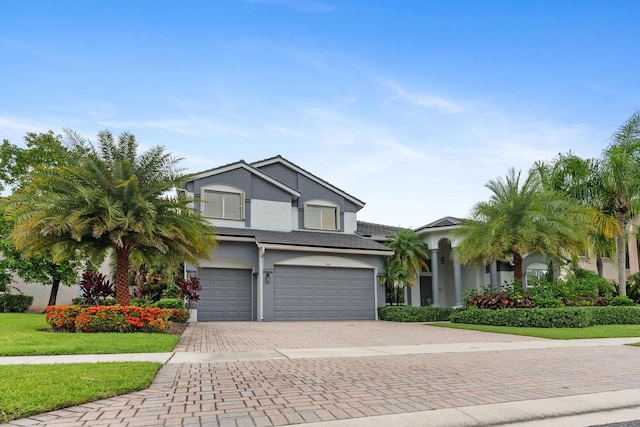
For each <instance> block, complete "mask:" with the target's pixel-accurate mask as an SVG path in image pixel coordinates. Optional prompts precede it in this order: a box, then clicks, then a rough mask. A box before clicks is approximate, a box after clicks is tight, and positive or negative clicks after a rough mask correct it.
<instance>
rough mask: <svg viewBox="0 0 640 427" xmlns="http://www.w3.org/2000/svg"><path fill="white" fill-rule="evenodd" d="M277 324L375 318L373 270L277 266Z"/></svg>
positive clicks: (275, 274)
mask: <svg viewBox="0 0 640 427" xmlns="http://www.w3.org/2000/svg"><path fill="white" fill-rule="evenodd" d="M274 276H275V283H274V285H273V315H274V320H369V319H374V318H375V303H374V291H375V289H374V278H373V270H369V269H360V268H332V267H294V266H276V267H275V271H274Z"/></svg>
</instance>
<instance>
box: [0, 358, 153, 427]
mask: <svg viewBox="0 0 640 427" xmlns="http://www.w3.org/2000/svg"><path fill="white" fill-rule="evenodd" d="M161 366H162V364H161V363H152V362H114V363H73V364H58V365H8V366H0V390H2V393H0V422H7V421H10V420H14V419H17V418H24V417H28V416H31V415H36V414H41V413H43V412H48V411H53V410H55V409H60V408H65V407H68V406H73V405H79V404H82V403H87V402H92V401H95V400H98V399H104V398H108V397H113V396H118V395H120V394H125V393H130V392H133V391H137V390H142V389H145V388H147V387H149V385H150V384H151V381H153V378H154V376H155V375H156V373H157V372H158V370H159V369H160V367H161Z"/></svg>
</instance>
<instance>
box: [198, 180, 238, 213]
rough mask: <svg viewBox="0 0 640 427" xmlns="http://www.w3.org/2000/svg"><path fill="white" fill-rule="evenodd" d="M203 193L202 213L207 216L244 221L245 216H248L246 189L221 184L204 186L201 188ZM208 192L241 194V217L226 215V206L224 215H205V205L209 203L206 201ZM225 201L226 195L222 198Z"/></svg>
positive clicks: (201, 197)
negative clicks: (241, 189)
mask: <svg viewBox="0 0 640 427" xmlns="http://www.w3.org/2000/svg"><path fill="white" fill-rule="evenodd" d="M200 191H201V194H200V211H201V212H202V215H203V216H204V217H205V218H211V219H224V220H229V221H244V219H245V217H246V212H245V210H246V209H245V202H244V201H245V193H244V191H239V190H237V189H235V188H233V187H229V186H226V185H225V186H220V187H204V188H201V189H200ZM206 192H211V193H222V194H234V195H239V196H240V218H227V217H225V216H224V206H223V207H222V216H209V215H205V212H204V205H205V204H206V203H207V202H206V201H205V196H204V194H205V193H206ZM222 200H223V203H224V197H223V198H222Z"/></svg>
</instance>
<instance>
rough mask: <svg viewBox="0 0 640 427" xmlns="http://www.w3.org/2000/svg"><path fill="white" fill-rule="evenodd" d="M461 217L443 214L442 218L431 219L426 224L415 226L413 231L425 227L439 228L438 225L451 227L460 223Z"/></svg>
mask: <svg viewBox="0 0 640 427" xmlns="http://www.w3.org/2000/svg"><path fill="white" fill-rule="evenodd" d="M462 221H463V219H462V218H456V217H453V216H445V217H444V218H440V219H438V220H436V221H433V222H431V223H429V224H427V225H423V226H422V227H419V228H416V229H415V230H414V231H420V230H424V229H427V228H440V227H453V226H456V225H460V224H462Z"/></svg>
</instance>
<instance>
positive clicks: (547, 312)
mask: <svg viewBox="0 0 640 427" xmlns="http://www.w3.org/2000/svg"><path fill="white" fill-rule="evenodd" d="M450 320H451V322H453V323H468V324H474V325H491V326H514V327H532V328H585V327H587V326H591V325H638V324H640V306H634V307H625V306H617V307H616V306H608V307H563V308H505V309H502V310H484V309H474V308H472V309H468V310H462V311H456V312H454V313H452V314H451V317H450Z"/></svg>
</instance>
